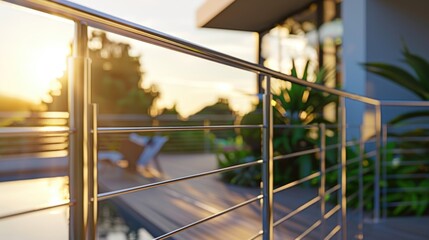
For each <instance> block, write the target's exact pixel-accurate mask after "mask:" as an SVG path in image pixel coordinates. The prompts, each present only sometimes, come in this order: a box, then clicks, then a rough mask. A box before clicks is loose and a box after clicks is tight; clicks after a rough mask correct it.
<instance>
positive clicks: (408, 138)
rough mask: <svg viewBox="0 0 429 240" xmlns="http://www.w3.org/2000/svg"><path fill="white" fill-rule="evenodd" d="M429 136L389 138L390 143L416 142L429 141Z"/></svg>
mask: <svg viewBox="0 0 429 240" xmlns="http://www.w3.org/2000/svg"><path fill="white" fill-rule="evenodd" d="M428 140H429V137H428V136H422V137H403V136H389V142H399V141H401V142H407V141H410V142H415V141H428Z"/></svg>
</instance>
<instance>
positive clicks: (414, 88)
mask: <svg viewBox="0 0 429 240" xmlns="http://www.w3.org/2000/svg"><path fill="white" fill-rule="evenodd" d="M363 65H364V66H365V68H366V69H367V70H368V71H369V72H372V73H375V74H377V75H380V76H382V77H385V78H387V79H389V80H391V81H393V82H395V83H397V84H399V85H401V86H403V87H404V88H407V89H408V90H410V91H411V92H413V93H414V94H416V95H417V96H419V97H420V98H421V99H423V100H429V92H428V91H425V89H423V88H422V87H421V85H420V83H419V82H418V80H416V79H415V77H414V76H413V75H411V74H410V73H408V72H407V71H405V70H403V69H402V68H399V67H397V66H393V65H390V64H385V63H365V64H363Z"/></svg>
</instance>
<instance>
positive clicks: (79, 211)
mask: <svg viewBox="0 0 429 240" xmlns="http://www.w3.org/2000/svg"><path fill="white" fill-rule="evenodd" d="M87 31H88V30H87V26H86V25H85V24H84V23H82V22H80V21H76V22H75V34H74V41H73V56H72V58H71V59H70V62H69V64H70V65H69V66H70V67H69V69H70V71H69V74H70V75H69V85H68V88H69V112H70V119H69V127H70V129H71V130H72V134H71V135H70V146H69V171H70V172H69V184H70V185H69V192H70V199H71V201H73V202H74V205H73V206H72V207H70V221H69V222H70V227H69V239H83V240H84V239H87V236H86V233H87V229H88V206H89V202H88V178H87V176H88V139H89V127H88V78H89V68H88V65H89V64H88V63H89V59H88V53H87V51H88V48H87V47H88V32H87Z"/></svg>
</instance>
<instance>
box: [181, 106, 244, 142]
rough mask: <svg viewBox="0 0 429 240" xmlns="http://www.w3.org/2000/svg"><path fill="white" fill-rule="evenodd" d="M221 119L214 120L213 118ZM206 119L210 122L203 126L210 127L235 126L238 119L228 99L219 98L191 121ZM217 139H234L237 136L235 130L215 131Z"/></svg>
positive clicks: (194, 115) (192, 117)
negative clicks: (207, 125)
mask: <svg viewBox="0 0 429 240" xmlns="http://www.w3.org/2000/svg"><path fill="white" fill-rule="evenodd" d="M214 116H216V117H221V118H216V119H214V118H213V117H214ZM201 117H203V118H205V120H207V121H208V122H204V123H203V124H209V125H233V124H234V122H235V119H236V113H235V112H234V111H233V110H232V109H231V106H230V104H229V101H228V99H226V98H219V99H218V101H217V102H216V103H214V104H212V105H209V106H206V107H204V108H203V109H201V110H200V111H198V112H196V113H195V114H193V115H192V116H190V117H189V120H195V119H201ZM213 134H214V135H215V136H216V137H217V138H232V137H234V136H235V133H234V130H224V131H214V132H213Z"/></svg>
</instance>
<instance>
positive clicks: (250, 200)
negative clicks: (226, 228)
mask: <svg viewBox="0 0 429 240" xmlns="http://www.w3.org/2000/svg"><path fill="white" fill-rule="evenodd" d="M262 198H263V196H262V195H259V196H257V197H254V198H252V199H249V200H247V201H244V202H242V203H240V204H237V205H235V206H232V207H230V208H227V209H225V210H223V211H221V212H218V213H216V214H213V215H211V216H208V217H206V218H203V219H201V220H198V221H195V222H193V223H190V224H188V225H185V226H183V227H181V228H178V229H176V230H173V231H171V232H169V233H166V234H163V235H161V236H159V237H156V238H154V240H161V239H166V238H168V237H171V236H173V235H175V234H177V233H179V232H182V231H184V230H186V229H189V228H191V227H194V226H197V225H199V224H201V223H204V222H206V221H209V220H211V219H213V218H216V217H219V216H221V215H223V214H225V213H228V212H231V211H233V210H235V209H238V208H241V207H243V206H246V205H248V204H251V203H253V202H256V201H258V200H261V199H262Z"/></svg>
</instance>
